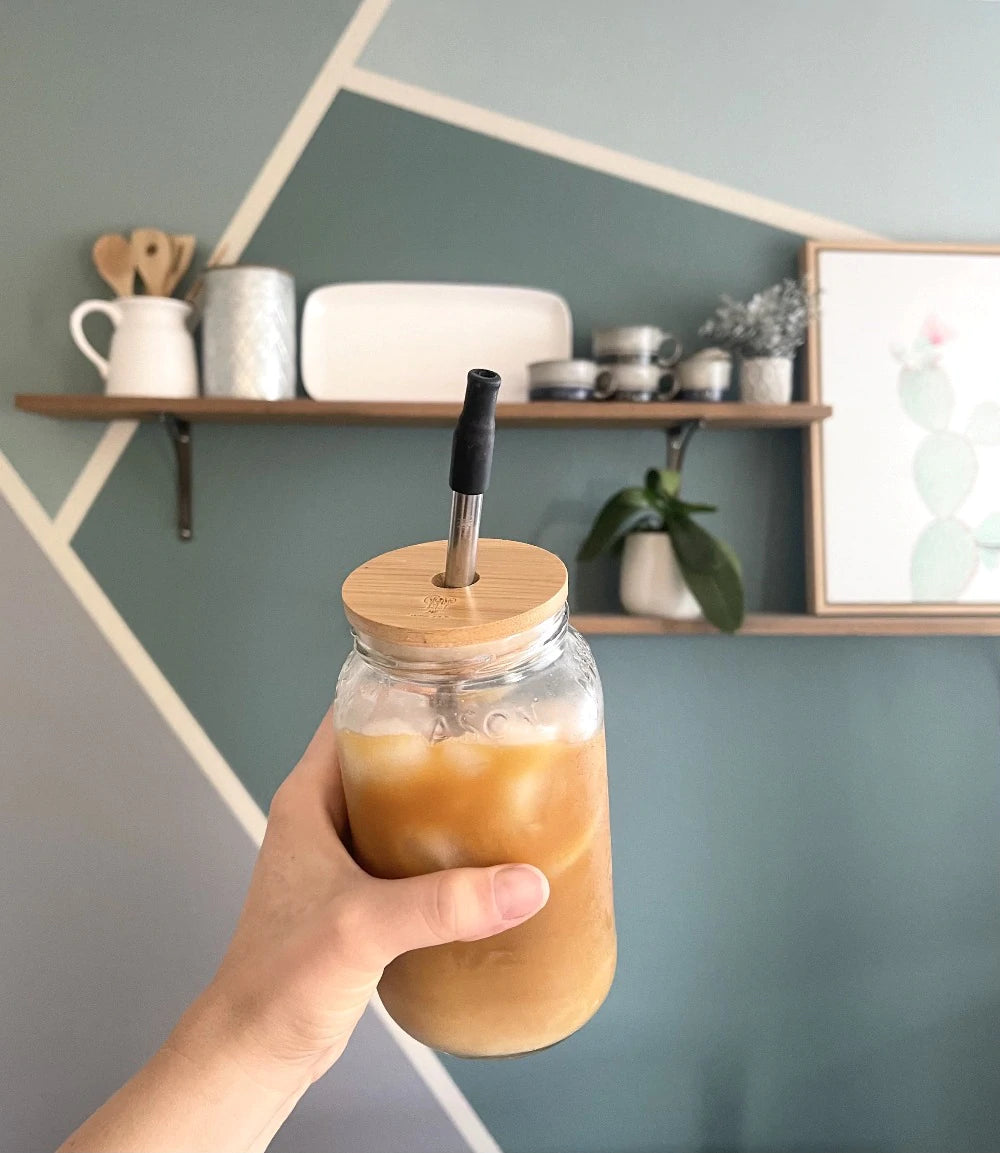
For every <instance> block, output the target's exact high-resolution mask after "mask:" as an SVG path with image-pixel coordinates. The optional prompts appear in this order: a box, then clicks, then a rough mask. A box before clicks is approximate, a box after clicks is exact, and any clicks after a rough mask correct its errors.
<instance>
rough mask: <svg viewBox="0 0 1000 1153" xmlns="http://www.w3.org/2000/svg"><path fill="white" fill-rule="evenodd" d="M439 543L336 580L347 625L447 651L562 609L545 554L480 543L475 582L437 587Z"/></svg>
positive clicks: (562, 587) (562, 582)
mask: <svg viewBox="0 0 1000 1153" xmlns="http://www.w3.org/2000/svg"><path fill="white" fill-rule="evenodd" d="M447 551H448V544H447V541H443V540H439V541H429V542H427V543H426V544H415V545H410V546H409V547H408V548H400V549H396V550H395V551H394V552H387V553H383V554H382V556H377V557H374V558H373V559H372V560H370V561H368V562H367V563H366V564H363V565H361V566H360V568H356V569H355V570H354V572H352V573H351V575H350V576H349V577H348V578H347V580H346V581H344V588H343V598H344V611H345V613H346V614H347V619H348V620H349V621H350V623H351V625H352V626H353V627H354V628H355V629H356V630H357V631H358V632H361V633H364V634H365V635H367V636H370V637H372V638H373V639H376V640H384V641H391V642H393V643H395V644H401V645H413V646H421V645H423V646H427V647H429V648H430V647H434V648H447V647H449V646H451V645H474V644H479V643H481V642H483V641H493V640H497V639H499V638H502V637H509V636H513V635H514V634H515V633H519V632H524V631H525V630H526V629H530V628H534V626H535V625H539V624H541V623H542V621H544V620H547V619H548V618H549V617H551V616H553V615H554V614H555V613H557V612H558V611H559V610H560V609H561V608H562V606H563V605H564V604H565V603H566V594H567V588H568V578H567V575H566V566H565V565H564V564H563V562H562V561H561V560H560V559H559V558H558V557H557V556H553V554H552V553H550V552H546V551H545V549H542V548H537V547H536V546H535V545H532V544H523V543H522V542H520V541H513V540H480V542H479V555H478V557H477V560H476V570H477V572H478V574H479V579H478V580H477V581H476V583H475V584H473V585H470V586H469V587H468V588H461V589H450V588H444V587H442V585H441V574H442V573H443V572H444V562H445V554H446V553H447Z"/></svg>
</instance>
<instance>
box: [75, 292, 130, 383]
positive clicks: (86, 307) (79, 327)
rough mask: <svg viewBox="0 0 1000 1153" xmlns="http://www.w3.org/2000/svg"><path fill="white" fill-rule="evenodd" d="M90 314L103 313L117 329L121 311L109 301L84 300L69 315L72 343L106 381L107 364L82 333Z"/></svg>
mask: <svg viewBox="0 0 1000 1153" xmlns="http://www.w3.org/2000/svg"><path fill="white" fill-rule="evenodd" d="M92 312H103V313H104V315H105V316H108V317H110V318H111V323H112V324H113V325H114V326H115V328H117V327H118V325H119V324H121V322H122V310H121V309H120V308H119V307H118V305H117V304H112V302H111V301H110V300H85V301H83V303H82V304H78V305H77V306H76V308H74V309H73V311H72V312H71V313H70V314H69V331H70V335H71V336H72V337H73V343H74V344H75V345H76V347H77V348H78V349H79V350H80V351H81V352H82V353H83V355H84V356H85V357H86V358H87V359H88V360H89V361H90V363H91V364H93V365H94V366H95V367H96V368H97V371H98V372H99V373H100V374H101V379H102V380H107V379H108V362H107V360H106V359H105V358H104V357H103V356H101V354H100V353H99V352H98V351H97V349H95V348H94V346H93V345H92V344H91V343H90V341H89V340H88V339H87V336H86V333H85V332H84V331H83V320H84V317H86V316H89V315H90V314H91V313H92Z"/></svg>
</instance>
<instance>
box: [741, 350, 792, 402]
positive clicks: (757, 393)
mask: <svg viewBox="0 0 1000 1153" xmlns="http://www.w3.org/2000/svg"><path fill="white" fill-rule="evenodd" d="M740 397H741V398H742V399H743V400H744V401H746V403H747V404H788V403H789V402H790V401H791V399H792V358H791V357H790V356H747V357H744V358H743V359H742V360H741V361H740Z"/></svg>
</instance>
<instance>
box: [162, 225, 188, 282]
mask: <svg viewBox="0 0 1000 1153" xmlns="http://www.w3.org/2000/svg"><path fill="white" fill-rule="evenodd" d="M194 245H195V238H194V237H193V236H171V237H170V247H171V250H172V254H173V263H172V264H171V266H170V273H169V275H168V276H167V280H166V284H165V285H164V287H163V295H164V296H173V293H174V289H175V288H176V287H177V285H178V284H180V282H181V281H182V280H183V279H184V273H185V272H187V270H188V269H189V268H190V267H191V259H192V257H193V256H194Z"/></svg>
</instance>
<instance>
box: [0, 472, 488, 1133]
mask: <svg viewBox="0 0 1000 1153" xmlns="http://www.w3.org/2000/svg"><path fill="white" fill-rule="evenodd" d="M0 497H3V498H4V499H5V500H6V501H7V503H8V504H9V505H10V507H11V508H12V509H13V510H14V514H15V515H16V516H17V518H18V519H19V520H20V521H21V523H22V524H23V525H24V527H25V528H26V529H27V531H28V532H29V533H30V534H31V537H32V538H33V539H34V540H35V542H36V543H37V544H38V546H39V548H41V550H42V552H43V553H44V554H45V556H46V558H47V559H48V561H49V562H50V563H51V565H52V566H53V568H54V569H55V570H56V572H57V573H58V574H59V575H60V577H62V579H63V581H65V583H66V584H67V585H68V586H69V589H70V591H71V592H72V593H73V595H74V596H75V597H76V599H77V601H78V602H79V603H80V605H81V606H82V608H83V610H84V611H85V612H86V613H87V615H88V616H89V617H90V619H91V620H92V621H93V622H94V624H95V625H96V626H97V629H98V631H99V632H100V633H101V635H102V636H103V637H104V639H105V640H106V641H107V643H108V644H109V645H110V647H111V649H112V651H113V652H114V653H115V655H116V656H117V657H118V658H119V660H121V662H122V664H123V665H124V666H125V667H126V668H127V669H128V671H129V672H130V673H131V674H132V676H133V677H134V678H135V680H136V681H137V682H138V684H139V686H140V688H141V689H142V690H143V691H144V692H145V694H146V696H147V697H148V698H149V700H150V702H151V703H152V705H153V707H154V708H155V709H156V710H157V712H158V713H159V714H160V716H161V717H162V718H163V720H164V721H165V722H166V724H167V726H168V728H169V729H170V730H171V732H173V734H174V735H175V736H176V737H177V739H178V740H179V741H180V743H181V745H182V746H183V747H184V748H185V749H186V750H187V752H188V754H189V755H190V757H191V759H192V760H193V761H194V763H195V764H196V765H197V766H198V768H199V769H200V770H201V771H202V772H203V773H204V774H205V776H206V777H207V778H208V780H209V782H210V783H211V785H212V786H213V787H214V789H215V790H216V792H217V793H218V794H219V796H220V797H221V798H222V801H223V803H224V804H225V806H226V808H227V809H229V811H230V812H231V813H232V814H233V816H234V817H235V818H236V820H237V821H238V822H239V824H240V826H241V828H242V829H243V830H244V831H245V832H246V833H247V835H248V836H249V837H250V839H251V840H252V841H253V843H254V844H255V845H258V846H259V845H260V843H261V841H262V840H263V838H264V829H265V826H266V824H267V818H266V817H265V816H264V813H263V812H262V811H261V809H260V807H259V806H258V804H257V802H256V801H255V800H254V799H253V797H252V796H251V795H250V794H249V793H248V792H247V790H246V788H245V787H244V786H243V783H242V782H241V781H240V779H239V777H238V776H237V775H236V773H235V772H234V771H233V769H232V767H231V766H230V765H229V764H228V763H227V761H226V759H225V758H224V757H223V755H222V754H221V753H220V752H219V750H218V749H217V748H216V747H215V745H214V744H213V743H212V741H211V740H210V738H209V736H208V734H207V733H206V732H205V731H204V729H203V728H202V727H201V725H200V724H199V723H198V721H197V720H196V719H195V717H194V715H193V714H192V712H191V711H190V709H188V707H187V705H185V704H184V702H183V701H182V700H181V698H180V697H179V696H178V694H177V692H176V691H175V690H174V688H173V686H172V685H171V684H170V682H169V681H168V680H167V678H166V677H165V676H164V675H163V673H162V672H161V671H160V669H159V668H158V666H157V665H156V662H155V661H154V660H153V658H152V657H151V656H150V655H149V653H148V652H147V651H146V650H145V648H143V646H142V644H141V643H140V642H139V639H138V638H137V637H136V636H135V634H134V633H133V632H132V630H131V629H130V628H129V627H128V625H127V624H126V623H125V621H124V619H123V618H122V616H121V614H120V613H119V612H118V610H117V609H116V608H115V607H114V605H113V604H112V603H111V601H110V600H109V599H108V597H107V595H106V594H105V593H104V591H103V590H102V589H101V587H100V585H99V584H98V583H97V581H96V580H95V579H94V577H93V576H92V575H91V573H90V571H89V570H88V569H87V567H86V566H85V565H84V563H83V561H81V560H80V558H79V557H78V556H77V554H76V553H75V552H74V551H73V549H72V548H71V547H70V544H69V541H68V539H67V537H66V536H65V533H64V532H62V531H60V530H59V529H57V527H56V525H55V523H54V522H53V521H52V520H51V519H50V518H49V516H48V514H47V513H46V511H45V509H44V508H42V506H41V504H40V503H39V502H38V500H37V498H36V497H35V495H34V493H32V491H31V490H30V489H29V488H28V486H27V485H26V484H25V482H24V480H23V479H22V478H21V476H20V474H19V473H18V472H17V470H16V469H15V468H14V466H13V465H12V464H11V463H10V461H9V460H8V459H7V457H6V456H5V455H4V454H3V453H0ZM372 1008H373V1011H374V1012H375V1014H376V1015H377V1016H378V1017H379V1019H380V1020H381V1021H382V1022H383V1024H385V1026H386V1028H387V1029H388V1030H389V1033H390V1035H391V1036H392V1038H393V1040H394V1041H395V1042H396V1044H397V1045H398V1046H399V1048H400V1049H401V1050H402V1051H403V1053H404V1055H405V1056H406V1058H407V1059H408V1060H409V1062H410V1064H411V1065H412V1066H413V1068H414V1069H415V1070H416V1071H417V1073H418V1074H419V1075H420V1077H421V1079H422V1080H423V1082H424V1084H425V1085H426V1086H427V1088H428V1089H429V1091H430V1092H431V1093H432V1094H433V1095H434V1097H435V1099H436V1100H437V1101H438V1103H439V1104H440V1106H441V1108H442V1109H443V1110H444V1112H445V1114H446V1115H447V1117H448V1118H449V1120H450V1121H451V1122H452V1124H453V1125H454V1126H455V1128H456V1129H457V1130H458V1132H459V1133H460V1134H461V1135H462V1137H463V1138H464V1139H465V1141H466V1142H467V1143H468V1146H469V1148H470V1150H471V1151H472V1153H500V1147H499V1146H498V1145H497V1143H496V1141H495V1140H494V1139H493V1136H492V1135H491V1134H490V1132H489V1130H488V1129H487V1128H486V1126H485V1125H484V1124H483V1122H482V1121H481V1120H480V1119H479V1116H478V1115H477V1114H476V1112H475V1110H474V1109H473V1108H472V1106H471V1105H470V1104H469V1102H468V1101H467V1100H466V1099H465V1097H464V1096H463V1094H462V1091H461V1089H459V1087H458V1086H457V1085H456V1084H455V1082H454V1081H453V1080H452V1078H451V1075H450V1074H449V1073H448V1071H447V1070H446V1069H445V1067H444V1066H443V1065H442V1064H441V1062H440V1061H439V1060H438V1058H437V1057H436V1056H435V1055H434V1053H432V1052H431V1050H430V1049H427V1048H426V1047H425V1046H423V1045H421V1044H419V1043H418V1042H417V1041H414V1040H413V1039H412V1038H411V1037H409V1036H407V1035H406V1034H405V1033H404V1032H403V1031H402V1030H401V1029H400V1028H399V1027H398V1026H397V1025H396V1024H395V1023H394V1022H393V1021H392V1020H391V1019H390V1018H389V1016H388V1014H387V1013H386V1011H385V1009H384V1008H383V1007H382V1005H381V1003H379V1002H378V1001H377V999H376V1001H375V1002H373V1005H372Z"/></svg>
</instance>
